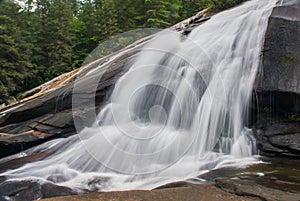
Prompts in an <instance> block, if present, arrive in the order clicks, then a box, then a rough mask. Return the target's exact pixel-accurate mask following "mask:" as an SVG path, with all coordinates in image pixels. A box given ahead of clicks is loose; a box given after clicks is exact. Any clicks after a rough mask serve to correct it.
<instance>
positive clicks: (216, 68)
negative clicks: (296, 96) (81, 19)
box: [2, 0, 276, 191]
mask: <svg viewBox="0 0 300 201" xmlns="http://www.w3.org/2000/svg"><path fill="white" fill-rule="evenodd" d="M275 4H276V1H275V0H264V1H262V0H253V1H249V2H247V3H245V4H244V5H242V6H240V7H236V8H234V9H231V10H228V11H225V12H222V13H220V14H217V15H215V16H214V17H212V18H211V19H210V20H208V21H207V22H205V23H204V24H202V25H201V26H199V27H198V28H196V29H194V30H193V31H192V33H191V34H190V35H189V36H187V37H184V36H182V35H180V34H178V33H175V32H171V31H164V32H161V33H159V34H158V35H156V37H154V38H153V39H152V40H151V41H150V42H149V43H148V44H147V45H146V46H145V47H144V48H143V50H142V51H141V52H140V53H139V55H138V56H137V57H135V58H134V61H133V62H132V66H131V67H130V69H129V71H128V72H127V73H126V74H125V75H124V76H122V77H121V78H120V79H119V80H118V81H117V83H116V85H115V88H114V90H113V92H112V95H111V97H110V101H109V103H108V104H107V105H106V106H105V107H104V108H103V109H102V111H101V112H100V113H99V115H98V116H97V121H96V122H95V123H94V125H93V126H92V127H90V128H85V129H83V130H82V131H81V132H80V133H79V134H78V135H76V136H72V137H69V138H67V139H57V140H53V141H50V142H47V143H45V144H43V145H40V146H38V147H36V148H33V149H31V150H29V151H27V154H30V153H34V152H37V151H42V150H46V152H48V156H47V157H46V158H45V159H43V160H41V161H38V162H34V163H30V164H26V165H24V166H23V167H20V168H18V169H14V170H10V171H7V172H5V173H3V174H2V175H5V176H6V177H7V178H9V179H12V180H13V179H17V180H20V179H21V180H23V179H38V180H40V181H41V182H46V181H51V182H54V183H56V184H59V185H64V186H69V187H72V188H75V189H77V190H80V189H88V190H100V191H111V190H127V189H152V188H155V187H158V186H160V185H163V184H166V183H170V182H173V181H179V180H186V179H189V178H195V177H197V176H198V175H200V174H202V173H204V172H207V171H210V170H212V169H215V168H221V167H226V166H233V167H242V166H244V165H247V164H251V163H254V162H255V161H256V160H255V159H254V158H253V157H252V156H253V154H256V148H255V141H254V139H253V137H252V132H251V130H250V129H248V128H246V126H245V125H246V124H245V123H246V120H247V119H246V118H247V116H248V108H249V101H250V97H251V94H252V89H253V84H254V80H255V77H256V74H257V71H258V67H259V61H260V54H261V48H262V45H263V41H264V34H265V31H266V28H267V24H268V18H269V16H270V14H271V12H272V8H273V7H274V6H275ZM73 100H74V99H73Z"/></svg>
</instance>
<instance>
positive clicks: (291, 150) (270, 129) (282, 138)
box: [254, 115, 300, 159]
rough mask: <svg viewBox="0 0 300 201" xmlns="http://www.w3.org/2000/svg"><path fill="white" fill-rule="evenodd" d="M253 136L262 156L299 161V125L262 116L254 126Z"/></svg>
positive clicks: (277, 118) (269, 116) (270, 116)
mask: <svg viewBox="0 0 300 201" xmlns="http://www.w3.org/2000/svg"><path fill="white" fill-rule="evenodd" d="M254 133H255V136H256V139H257V144H258V148H259V149H260V150H261V154H262V155H267V156H280V157H292V158H298V159H300V124H299V123H298V122H295V121H291V120H287V119H282V118H279V117H272V115H264V116H262V117H260V121H259V123H258V124H257V125H256V129H255V132H254Z"/></svg>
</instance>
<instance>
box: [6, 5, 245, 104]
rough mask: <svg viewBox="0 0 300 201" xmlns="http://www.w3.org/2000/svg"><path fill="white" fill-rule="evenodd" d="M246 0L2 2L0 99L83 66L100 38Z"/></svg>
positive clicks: (156, 25)
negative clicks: (20, 4) (22, 4)
mask: <svg viewBox="0 0 300 201" xmlns="http://www.w3.org/2000/svg"><path fill="white" fill-rule="evenodd" d="M242 1H245V0H28V1H25V2H26V3H25V4H26V6H25V7H23V8H21V7H20V6H19V5H17V4H14V3H12V1H8V0H6V1H2V3H1V4H0V33H1V34H0V47H1V50H0V104H1V103H3V102H6V100H7V99H8V97H9V96H17V94H19V93H20V92H22V91H25V90H28V89H30V88H33V87H35V86H37V85H39V84H41V83H44V82H45V81H47V80H50V79H52V78H53V77H55V76H57V75H60V74H62V73H64V72H67V71H70V70H72V69H75V68H78V67H79V66H81V64H82V63H83V61H84V60H85V58H86V57H87V56H88V54H89V53H90V52H91V51H92V50H93V49H94V48H95V47H97V46H98V44H99V43H101V41H103V40H106V39H107V38H109V37H111V36H113V35H116V34H118V33H122V32H126V31H129V30H133V29H137V28H149V27H156V28H165V27H168V26H170V25H172V24H174V23H176V22H178V21H180V20H183V19H185V18H187V17H189V16H192V15H193V14H195V13H196V12H198V11H199V10H201V9H204V8H207V7H211V11H212V12H217V11H220V10H223V9H226V8H229V7H232V6H234V5H236V4H238V3H241V2H242ZM119 42H120V41H119Z"/></svg>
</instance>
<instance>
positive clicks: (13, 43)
mask: <svg viewBox="0 0 300 201" xmlns="http://www.w3.org/2000/svg"><path fill="white" fill-rule="evenodd" d="M19 9H20V8H19V7H18V6H17V5H15V4H12V3H3V4H2V5H1V7H0V46H1V49H0V58H1V59H0V102H4V100H5V99H6V98H7V97H8V96H11V95H12V96H14V95H16V94H17V93H18V92H20V91H22V90H24V88H25V86H24V84H25V80H26V79H27V78H30V77H32V74H33V72H32V64H31V62H30V51H28V47H29V45H28V44H27V43H26V42H25V41H24V40H23V39H22V34H21V31H20V27H19V25H18V16H16V14H17V13H18V11H19Z"/></svg>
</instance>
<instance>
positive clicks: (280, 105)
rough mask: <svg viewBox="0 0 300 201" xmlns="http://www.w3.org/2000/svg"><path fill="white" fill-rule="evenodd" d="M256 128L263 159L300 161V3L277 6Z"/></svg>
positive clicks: (259, 90)
mask: <svg viewBox="0 0 300 201" xmlns="http://www.w3.org/2000/svg"><path fill="white" fill-rule="evenodd" d="M254 97H255V98H254V99H255V102H256V103H258V107H255V109H256V110H257V111H258V113H257V114H256V117H257V118H256V120H257V123H256V125H255V127H256V130H255V133H256V137H257V141H258V147H259V148H260V150H261V154H263V155H271V156H289V157H296V158H299V157H300V152H299V148H300V134H299V124H300V2H299V1H297V0H290V1H288V0H284V1H280V2H278V6H277V7H276V8H274V10H273V12H272V14H271V17H270V19H269V25H268V29H267V32H266V36H265V43H264V48H263V54H262V61H261V68H260V71H259V74H258V76H257V80H256V84H255V91H254Z"/></svg>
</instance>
